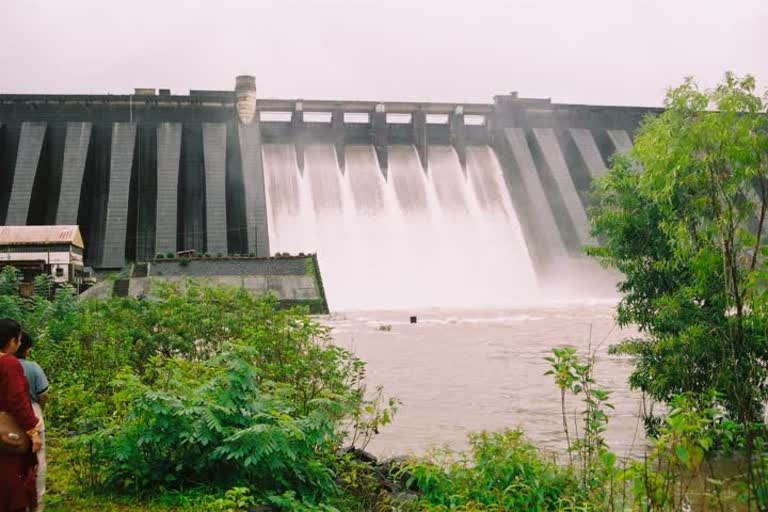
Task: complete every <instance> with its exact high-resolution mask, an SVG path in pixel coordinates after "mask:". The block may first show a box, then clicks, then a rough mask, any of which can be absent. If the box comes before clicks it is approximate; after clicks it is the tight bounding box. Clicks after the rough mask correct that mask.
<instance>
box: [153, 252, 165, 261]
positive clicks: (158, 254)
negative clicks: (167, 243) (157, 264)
mask: <svg viewBox="0 0 768 512" xmlns="http://www.w3.org/2000/svg"><path fill="white" fill-rule="evenodd" d="M164 258H165V254H163V253H161V252H159V253H157V254H156V255H155V259H156V260H162V259H164Z"/></svg>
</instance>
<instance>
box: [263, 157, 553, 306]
mask: <svg viewBox="0 0 768 512" xmlns="http://www.w3.org/2000/svg"><path fill="white" fill-rule="evenodd" d="M263 152H264V153H263V154H264V170H265V176H266V183H267V202H268V214H269V217H270V218H269V225H270V244H271V247H272V251H273V252H288V253H291V254H296V253H299V252H305V253H311V252H316V253H317V254H318V258H319V262H320V269H321V272H322V277H323V281H324V284H325V289H326V294H327V297H328V301H329V305H330V307H331V309H332V310H334V311H339V310H375V309H376V310H381V309H403V308H414V309H424V308H488V307H506V306H515V305H522V304H531V303H541V302H545V301H548V299H550V298H551V297H550V295H551V293H547V292H545V291H544V290H543V289H542V287H541V286H540V284H539V283H538V281H537V278H536V274H535V272H534V268H533V264H532V262H531V259H530V256H529V254H528V250H527V248H526V245H525V241H524V239H523V235H522V233H521V229H520V224H519V221H518V218H517V215H516V213H515V209H514V207H513V205H512V202H511V200H510V197H509V194H508V192H507V189H506V184H505V183H504V178H503V176H502V171H501V168H500V166H499V163H498V161H497V160H496V156H495V154H494V153H493V151H492V150H491V148H490V147H488V146H475V147H469V148H467V169H466V171H465V170H464V169H462V167H461V164H460V163H459V159H458V156H457V155H456V153H455V151H454V149H453V147H451V146H430V148H429V169H428V171H426V172H425V170H424V169H423V168H422V166H421V163H420V160H419V157H418V154H417V153H416V149H415V147H414V146H409V145H394V146H390V147H389V170H388V174H387V177H385V175H384V173H383V172H381V170H380V168H379V164H378V160H377V158H376V153H375V151H374V149H373V147H372V146H368V145H350V146H347V147H346V154H345V160H346V168H345V169H344V171H343V172H342V170H341V169H340V168H339V164H338V161H337V158H336V153H335V149H334V147H333V146H332V145H330V144H310V145H307V146H306V147H305V166H304V170H303V172H302V171H300V170H299V168H298V165H297V163H296V154H295V150H294V147H293V145H288V144H286V145H283V144H265V145H264V147H263Z"/></svg>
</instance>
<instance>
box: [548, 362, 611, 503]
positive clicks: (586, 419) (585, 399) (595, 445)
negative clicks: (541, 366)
mask: <svg viewBox="0 0 768 512" xmlns="http://www.w3.org/2000/svg"><path fill="white" fill-rule="evenodd" d="M552 354H553V355H552V356H548V357H546V358H545V360H546V361H547V362H549V363H550V365H551V367H552V369H551V370H548V371H547V372H546V373H545V375H552V376H553V377H554V379H555V385H556V386H557V387H558V388H559V389H560V404H561V414H562V419H563V432H564V434H565V438H566V443H567V446H568V457H569V460H570V462H571V464H573V463H574V457H573V455H574V454H575V455H576V461H577V462H578V465H579V475H580V478H581V483H582V486H583V487H584V488H585V489H587V490H589V492H590V493H591V492H593V491H595V490H596V489H600V488H601V487H602V485H603V483H604V478H605V474H604V470H606V469H607V470H609V471H610V470H612V469H613V464H614V462H615V458H616V457H615V455H613V454H612V453H610V452H609V451H608V446H607V445H606V443H605V431H606V427H607V425H608V414H607V412H606V411H607V410H608V409H613V405H612V404H611V403H610V402H608V398H609V396H610V393H609V392H608V391H606V390H604V389H601V388H599V387H597V383H596V382H595V379H594V377H593V369H594V357H593V356H591V355H590V356H588V357H587V358H586V360H582V358H580V357H579V356H578V354H577V353H576V349H574V348H573V347H563V348H553V349H552ZM566 392H570V393H571V394H573V395H574V396H577V397H579V398H580V399H581V402H582V404H583V407H584V409H583V410H582V411H581V420H582V421H581V425H582V428H581V434H580V436H577V437H576V438H575V439H574V440H573V441H571V438H570V435H569V431H568V419H567V415H566V408H565V400H566ZM577 432H578V429H577Z"/></svg>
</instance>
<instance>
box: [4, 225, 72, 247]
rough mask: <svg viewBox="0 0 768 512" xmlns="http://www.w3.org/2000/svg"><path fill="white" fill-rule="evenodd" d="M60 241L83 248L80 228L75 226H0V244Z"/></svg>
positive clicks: (57, 242)
mask: <svg viewBox="0 0 768 512" xmlns="http://www.w3.org/2000/svg"><path fill="white" fill-rule="evenodd" d="M62 243H70V244H72V245H74V246H76V247H80V248H81V249H82V248H84V247H85V244H83V237H82V235H81V234H80V228H79V227H77V226H0V246H2V245H48V244H51V245H53V244H62Z"/></svg>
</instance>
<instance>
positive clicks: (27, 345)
mask: <svg viewBox="0 0 768 512" xmlns="http://www.w3.org/2000/svg"><path fill="white" fill-rule="evenodd" d="M33 344H34V340H33V339H32V336H30V335H29V334H28V333H26V332H22V333H21V345H19V349H18V350H17V351H16V357H17V358H19V361H20V362H21V366H22V368H24V375H25V376H26V377H27V380H28V381H29V395H30V398H31V399H32V409H34V411H35V416H37V417H38V418H40V441H41V447H40V451H38V452H37V463H38V466H37V477H36V480H35V484H36V487H37V508H36V509H35V511H36V512H41V511H42V510H43V506H44V505H43V495H44V494H45V476H46V472H47V469H48V463H47V461H46V460H45V420H44V419H43V410H44V409H45V404H46V402H47V401H48V387H49V385H48V377H46V375H45V372H44V371H43V369H42V368H40V365H39V364H37V363H36V362H34V361H29V360H27V358H28V357H29V355H30V354H31V353H32V345H33Z"/></svg>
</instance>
